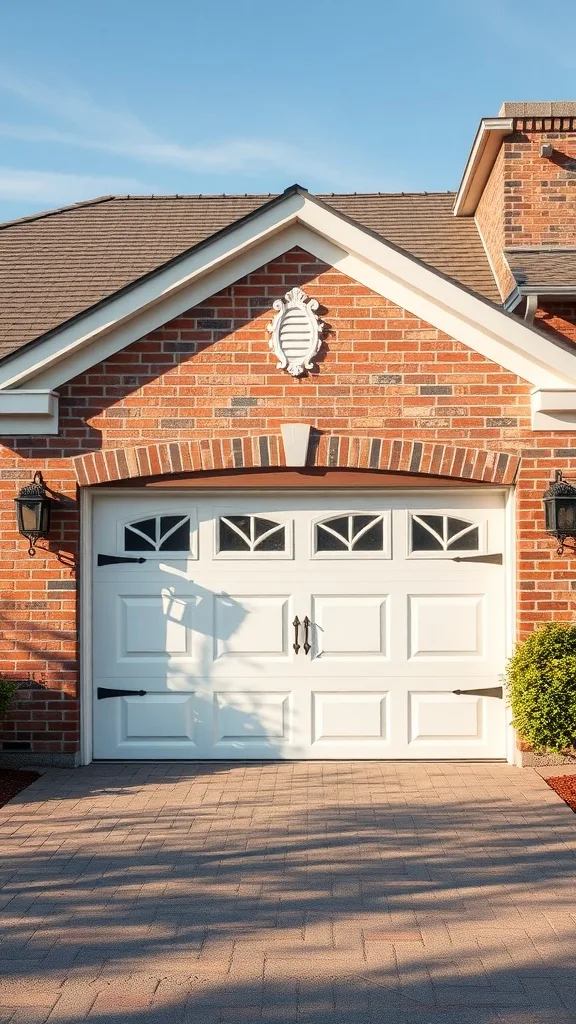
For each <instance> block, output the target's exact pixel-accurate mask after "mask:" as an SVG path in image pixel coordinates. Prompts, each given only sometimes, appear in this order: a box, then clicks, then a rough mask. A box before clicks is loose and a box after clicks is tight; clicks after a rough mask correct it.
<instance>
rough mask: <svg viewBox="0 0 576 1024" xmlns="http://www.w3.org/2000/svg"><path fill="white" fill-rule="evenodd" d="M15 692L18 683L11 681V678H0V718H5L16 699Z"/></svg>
mask: <svg viewBox="0 0 576 1024" xmlns="http://www.w3.org/2000/svg"><path fill="white" fill-rule="evenodd" d="M15 693H16V683H12V682H10V680H9V679H2V678H0V718H4V715H5V714H6V712H7V711H8V708H9V707H10V705H11V703H12V701H13V699H14V694H15Z"/></svg>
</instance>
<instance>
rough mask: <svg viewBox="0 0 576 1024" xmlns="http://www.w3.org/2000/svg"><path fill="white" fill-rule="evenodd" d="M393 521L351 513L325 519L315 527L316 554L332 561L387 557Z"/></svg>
mask: <svg viewBox="0 0 576 1024" xmlns="http://www.w3.org/2000/svg"><path fill="white" fill-rule="evenodd" d="M389 547H390V544H389V518H388V516H385V515H383V514H378V515H374V514H366V513H358V512H350V513H348V514H346V515H339V516H331V517H330V518H329V519H322V520H321V521H320V522H317V523H316V524H315V527H314V554H315V555H319V556H324V557H326V556H329V557H335V556H336V557H339V556H344V557H354V556H359V557H374V556H377V557H380V558H381V557H383V556H385V557H387V556H388V552H389Z"/></svg>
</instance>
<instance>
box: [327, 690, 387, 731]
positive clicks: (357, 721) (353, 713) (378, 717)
mask: <svg viewBox="0 0 576 1024" xmlns="http://www.w3.org/2000/svg"><path fill="white" fill-rule="evenodd" d="M388 696H389V695H388V693H387V691H385V690H377V691H358V690H352V691H349V692H346V691H345V690H337V691H322V690H317V691H315V692H314V693H313V694H312V730H311V733H312V742H313V743H334V742H339V743H344V744H349V743H354V742H363V741H365V740H369V741H382V740H386V739H387V737H388V732H389V729H388Z"/></svg>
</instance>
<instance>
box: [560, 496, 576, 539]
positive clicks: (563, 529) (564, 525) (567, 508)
mask: <svg viewBox="0 0 576 1024" xmlns="http://www.w3.org/2000/svg"><path fill="white" fill-rule="evenodd" d="M574 504H575V502H574V499H573V498H569V499H568V500H566V499H560V500H559V501H558V508H557V512H556V525H557V529H558V531H559V533H573V532H574V531H575V529H576V514H575V508H574Z"/></svg>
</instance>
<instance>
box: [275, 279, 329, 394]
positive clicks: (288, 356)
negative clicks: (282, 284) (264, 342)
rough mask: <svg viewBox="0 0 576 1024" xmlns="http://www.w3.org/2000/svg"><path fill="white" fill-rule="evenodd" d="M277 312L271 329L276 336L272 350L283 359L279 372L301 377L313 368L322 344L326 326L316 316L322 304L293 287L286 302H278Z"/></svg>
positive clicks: (277, 300)
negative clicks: (313, 361) (319, 305)
mask: <svg viewBox="0 0 576 1024" xmlns="http://www.w3.org/2000/svg"><path fill="white" fill-rule="evenodd" d="M274 309H277V310H278V312H277V313H276V316H275V317H274V319H273V321H272V323H270V324H268V330H269V331H270V332H271V334H272V337H271V338H270V348H271V349H272V351H273V352H275V353H276V355H277V357H278V359H279V360H280V362H279V363H278V369H279V370H287V371H288V373H290V374H292V376H293V377H301V376H302V375H303V374H304V373H305V372H306V370H311V369H312V360H313V359H314V356H317V355H318V352H319V351H320V346H321V344H322V337H321V335H322V331H323V330H324V324H323V323H322V321H321V320H319V319H318V317H317V316H316V310H317V309H318V302H317V300H316V299H309V298H308V296H307V295H306V294H305V292H303V291H302V289H301V288H291V289H290V291H289V292H286V295H285V296H284V298H283V299H276V301H275V302H274Z"/></svg>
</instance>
